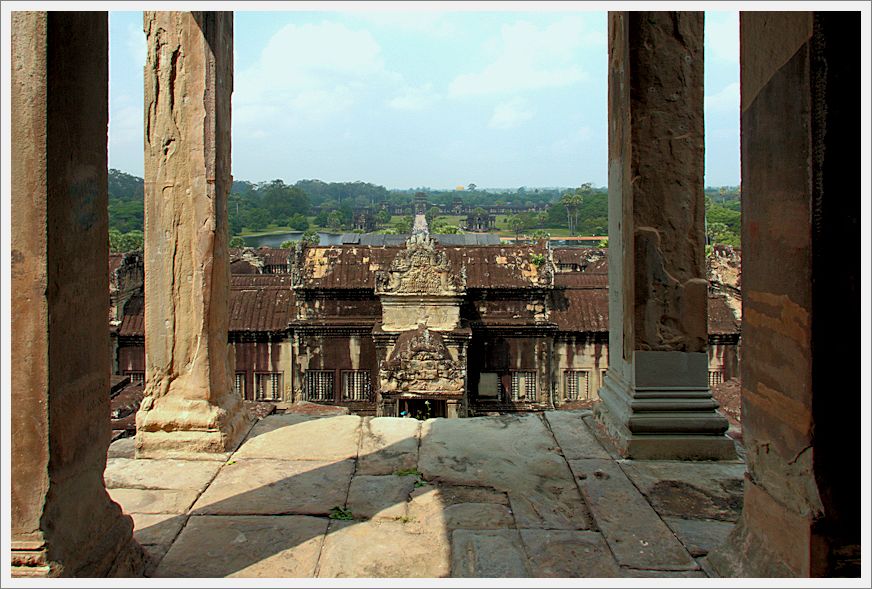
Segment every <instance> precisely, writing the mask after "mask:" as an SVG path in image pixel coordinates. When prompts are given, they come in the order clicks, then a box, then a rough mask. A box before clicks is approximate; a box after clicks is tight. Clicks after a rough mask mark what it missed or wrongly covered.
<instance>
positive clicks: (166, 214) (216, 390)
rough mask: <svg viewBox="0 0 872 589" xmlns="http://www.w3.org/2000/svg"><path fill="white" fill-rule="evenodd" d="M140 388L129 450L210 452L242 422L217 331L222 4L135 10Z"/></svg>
mask: <svg viewBox="0 0 872 589" xmlns="http://www.w3.org/2000/svg"><path fill="white" fill-rule="evenodd" d="M144 28H145V33H146V35H147V37H148V57H147V61H146V65H145V82H146V83H145V348H146V390H145V394H146V397H145V399H144V400H143V403H142V406H141V409H140V411H139V413H138V414H137V416H136V426H137V437H136V454H137V456H138V457H184V456H193V455H200V456H201V457H209V456H212V457H214V458H216V459H222V458H223V456H224V453H226V452H229V451H232V450H233V449H234V448H235V447H236V445H238V443H239V441H240V438H241V436H242V435H244V433H245V432H246V430H247V424H248V418H247V417H246V414H245V411H244V409H243V407H242V399H241V398H239V397H238V396H236V395H234V394H233V386H232V385H233V369H234V361H233V357H232V354H233V352H232V348H231V346H230V345H229V344H228V342H227V326H228V315H227V314H228V308H227V307H228V300H229V288H230V265H229V258H228V251H227V241H228V236H227V194H228V192H229V189H230V183H231V176H230V94H231V92H232V90H233V14H232V13H229V12H194V13H190V12H146V13H145V16H144Z"/></svg>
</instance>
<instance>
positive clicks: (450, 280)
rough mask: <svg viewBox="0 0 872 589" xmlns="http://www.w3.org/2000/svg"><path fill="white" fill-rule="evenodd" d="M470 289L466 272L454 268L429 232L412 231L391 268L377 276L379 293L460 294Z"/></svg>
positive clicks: (376, 281)
mask: <svg viewBox="0 0 872 589" xmlns="http://www.w3.org/2000/svg"><path fill="white" fill-rule="evenodd" d="M465 289H466V272H465V268H461V269H460V271H459V272H458V271H457V270H456V269H455V268H452V266H451V263H450V262H449V260H448V256H447V255H446V254H445V252H444V251H437V250H436V246H435V243H434V242H433V240H432V239H431V238H430V236H429V234H427V233H419V234H415V235H412V237H410V238H409V240H408V241H407V242H406V249H405V250H403V251H401V252H400V253H399V254H397V257H396V258H394V261H393V262H392V263H391V266H390V268H389V269H388V270H384V271H379V272H377V273H376V277H375V290H376V294H416V295H430V296H432V295H448V296H453V295H458V294H463V293H464V292H465Z"/></svg>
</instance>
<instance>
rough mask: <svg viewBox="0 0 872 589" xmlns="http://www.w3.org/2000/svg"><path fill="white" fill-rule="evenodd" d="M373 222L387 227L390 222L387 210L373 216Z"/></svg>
mask: <svg viewBox="0 0 872 589" xmlns="http://www.w3.org/2000/svg"><path fill="white" fill-rule="evenodd" d="M375 220H376V222H377V223H378V224H379V225H387V224H388V223H390V222H391V213H390V211H388V210H387V209H382V210H380V211H379V212H378V213H376V214H375Z"/></svg>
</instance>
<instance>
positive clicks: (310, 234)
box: [300, 229, 321, 247]
mask: <svg viewBox="0 0 872 589" xmlns="http://www.w3.org/2000/svg"><path fill="white" fill-rule="evenodd" d="M300 242H301V243H302V244H303V246H304V247H305V246H309V245H318V244H319V243H321V236H320V235H319V234H318V232H317V231H314V230H312V229H310V230H308V231H306V232H305V233H303V236H302V237H301V238H300Z"/></svg>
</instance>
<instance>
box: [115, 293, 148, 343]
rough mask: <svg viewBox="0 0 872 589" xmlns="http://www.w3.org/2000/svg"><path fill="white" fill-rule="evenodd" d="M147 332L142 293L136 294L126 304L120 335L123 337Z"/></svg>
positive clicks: (119, 329) (119, 330)
mask: <svg viewBox="0 0 872 589" xmlns="http://www.w3.org/2000/svg"><path fill="white" fill-rule="evenodd" d="M144 333H145V321H144V320H143V304H142V295H135V296H133V297H131V298H130V300H129V301H127V305H125V306H124V316H123V317H122V318H121V325H120V326H119V327H118V335H120V336H122V337H131V336H142V335H143V334H144Z"/></svg>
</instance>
